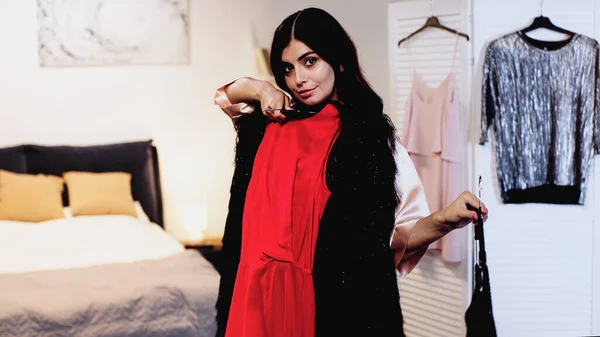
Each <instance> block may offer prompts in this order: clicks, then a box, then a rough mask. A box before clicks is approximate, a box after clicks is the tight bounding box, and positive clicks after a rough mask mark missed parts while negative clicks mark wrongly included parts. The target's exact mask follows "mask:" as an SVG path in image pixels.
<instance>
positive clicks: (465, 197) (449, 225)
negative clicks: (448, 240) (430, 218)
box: [436, 191, 488, 232]
mask: <svg viewBox="0 0 600 337" xmlns="http://www.w3.org/2000/svg"><path fill="white" fill-rule="evenodd" d="M479 203H480V201H479V198H477V197H476V196H475V195H474V194H473V193H471V192H469V191H464V192H463V193H461V194H460V195H459V196H458V198H456V200H454V201H453V202H452V203H451V204H450V205H449V206H448V207H446V208H444V209H443V210H441V211H439V212H437V214H436V215H437V217H436V218H437V221H436V223H437V225H438V229H439V230H440V231H441V232H450V231H452V230H453V229H457V228H463V227H465V226H467V225H468V224H470V223H471V222H473V221H476V220H477V219H478V216H477V211H476V210H477V209H479ZM481 213H482V214H481V215H482V217H483V221H484V222H485V221H486V220H487V217H488V209H487V208H486V207H485V205H484V204H483V202H482V203H481ZM476 224H477V223H476Z"/></svg>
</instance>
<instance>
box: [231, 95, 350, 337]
mask: <svg viewBox="0 0 600 337" xmlns="http://www.w3.org/2000/svg"><path fill="white" fill-rule="evenodd" d="M339 125H340V124H339V116H338V111H337V109H336V108H335V106H334V105H332V104H328V105H326V106H325V108H323V110H321V111H320V112H319V113H318V114H316V115H315V116H312V117H310V118H307V119H302V120H295V121H288V122H286V123H283V124H280V123H276V122H271V123H269V124H268V125H267V128H266V131H265V136H264V138H263V140H262V143H261V145H260V147H259V149H258V152H257V154H256V159H255V162H254V167H253V169H252V179H251V180H250V184H249V185H248V191H247V194H246V201H245V206H244V217H243V220H242V251H241V256H240V264H239V269H238V273H237V276H236V281H235V287H234V291H233V298H232V303H231V308H230V312H229V320H228V325H227V331H226V334H225V336H226V337H314V335H315V296H314V287H313V279H312V269H313V257H314V252H315V245H316V240H317V233H318V225H319V221H320V219H321V216H322V215H323V211H324V210H325V205H326V203H327V200H328V198H329V196H330V192H329V190H328V189H327V186H326V177H325V171H326V170H325V169H326V164H327V158H328V156H329V152H330V150H331V146H332V144H333V142H334V141H335V139H336V137H337V134H338V129H339Z"/></svg>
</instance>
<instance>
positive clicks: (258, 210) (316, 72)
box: [215, 8, 487, 337]
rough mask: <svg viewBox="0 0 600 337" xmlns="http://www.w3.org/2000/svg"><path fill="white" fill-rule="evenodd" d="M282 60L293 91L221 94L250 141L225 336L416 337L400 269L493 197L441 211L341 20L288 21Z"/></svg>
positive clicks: (276, 67) (222, 307) (247, 87)
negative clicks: (433, 208) (407, 330)
mask: <svg viewBox="0 0 600 337" xmlns="http://www.w3.org/2000/svg"><path fill="white" fill-rule="evenodd" d="M270 62H271V68H272V70H273V74H274V76H275V80H276V82H277V86H278V87H279V88H281V89H283V91H282V90H280V89H278V88H276V87H275V86H273V85H271V84H270V83H268V82H264V81H259V80H255V79H251V78H240V79H238V80H236V81H234V82H231V83H229V84H227V85H225V86H223V87H221V88H219V89H217V93H216V97H215V103H216V104H217V105H218V106H219V107H220V108H222V109H223V111H225V112H226V113H227V114H228V115H229V116H230V117H231V118H232V119H233V121H234V125H235V127H236V130H237V135H238V140H237V145H236V168H235V172H234V177H233V181H232V186H231V199H230V203H229V214H228V218H227V223H226V227H225V233H224V237H223V252H222V254H223V259H224V265H226V267H225V270H224V271H223V273H222V275H221V285H220V290H219V299H218V302H217V310H218V314H217V322H218V324H219V332H218V334H217V335H218V336H227V337H241V336H253V337H262V336H277V337H288V336H298V337H313V336H345V335H358V336H402V335H403V332H402V313H401V310H400V301H399V294H398V288H397V281H396V270H397V271H398V272H399V273H400V274H402V275H405V274H407V273H409V272H410V271H411V270H412V269H413V268H414V267H415V265H416V264H417V263H418V261H419V259H421V257H422V256H423V254H424V253H425V251H426V250H427V247H428V245H429V244H431V243H432V242H434V241H436V240H438V239H440V238H441V237H443V236H444V235H445V234H447V233H449V232H450V231H452V230H454V229H456V228H461V227H464V226H466V225H467V224H469V223H471V222H472V221H473V220H476V219H477V213H476V212H475V211H474V209H477V208H478V207H479V200H478V199H477V198H476V197H475V196H474V195H473V194H472V193H469V192H467V191H465V192H464V193H463V194H461V195H460V197H459V198H457V200H456V201H454V202H453V203H452V204H451V205H449V206H448V207H447V208H445V209H444V210H442V211H440V212H436V213H433V214H429V210H428V207H427V202H426V200H425V195H424V194H423V187H422V185H421V182H420V180H419V177H418V175H417V173H416V171H415V168H414V166H413V165H412V162H411V161H410V158H409V156H408V153H407V152H406V150H405V149H404V148H403V147H402V145H401V144H400V143H399V142H398V141H397V140H396V138H395V136H394V128H393V125H392V123H391V122H390V120H389V118H388V117H387V116H386V115H384V114H383V104H382V101H381V99H380V97H379V96H378V95H377V94H376V93H375V92H374V91H373V89H372V88H371V87H370V86H369V84H368V83H367V81H366V80H365V78H364V76H363V74H362V72H361V69H360V66H359V63H358V57H357V53H356V48H355V46H354V43H353V42H352V40H351V39H350V37H349V36H348V34H347V33H346V32H345V30H344V29H343V28H342V26H341V25H340V24H339V23H338V22H337V21H336V20H335V19H334V18H333V17H332V16H331V15H329V14H328V13H327V12H325V11H323V10H320V9H316V8H307V9H305V10H302V11H299V12H296V13H294V14H292V15H291V16H289V17H288V18H286V19H285V20H284V21H283V22H282V23H281V25H280V26H279V27H278V28H277V30H276V31H275V34H274V38H273V44H272V47H271V60H270ZM288 95H289V96H288ZM290 97H292V98H293V99H290ZM290 110H297V111H301V112H304V116H303V117H297V118H293V119H288V117H286V114H287V112H288V111H290ZM482 213H483V217H484V219H485V218H486V217H487V209H486V208H485V206H483V205H482Z"/></svg>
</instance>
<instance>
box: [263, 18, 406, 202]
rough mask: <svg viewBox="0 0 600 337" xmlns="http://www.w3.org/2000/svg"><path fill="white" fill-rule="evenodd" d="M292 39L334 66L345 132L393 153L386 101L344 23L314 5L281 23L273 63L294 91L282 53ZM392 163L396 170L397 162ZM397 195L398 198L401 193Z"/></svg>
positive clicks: (277, 76) (281, 81)
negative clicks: (371, 81) (369, 78)
mask: <svg viewBox="0 0 600 337" xmlns="http://www.w3.org/2000/svg"><path fill="white" fill-rule="evenodd" d="M292 40H297V41H300V42H303V43H304V44H306V45H307V46H308V47H309V48H310V49H312V50H313V51H314V52H316V53H317V54H318V55H319V56H320V57H322V58H323V60H325V62H327V63H328V64H329V65H330V66H331V67H332V68H333V70H334V74H335V82H334V85H335V88H336V89H337V92H338V97H339V102H338V103H339V104H340V105H341V106H342V107H343V108H342V109H340V119H341V122H342V134H346V135H347V136H348V137H351V138H353V139H354V140H355V142H354V143H361V144H365V145H366V144H372V143H370V142H369V140H371V141H373V140H375V141H378V142H380V143H385V144H386V145H387V146H388V147H389V149H390V150H391V152H390V154H391V155H392V156H393V153H394V152H395V150H396V149H395V138H394V135H395V128H394V125H393V123H392V121H391V120H390V118H389V116H387V115H386V114H384V113H383V101H382V99H381V97H380V96H379V95H377V93H376V92H375V91H374V90H373V88H372V87H371V85H370V84H369V82H368V81H367V80H366V78H365V76H364V74H363V72H362V69H361V67H360V64H359V62H358V54H357V50H356V46H355V44H354V42H353V41H352V38H351V37H350V35H349V34H348V33H347V32H346V30H345V29H344V28H343V27H342V25H341V24H340V23H339V22H338V21H337V20H336V19H335V18H334V17H333V16H332V15H331V14H329V13H328V12H326V11H324V10H322V9H319V8H314V7H310V8H306V9H303V10H300V11H297V12H296V13H294V14H292V15H290V16H288V17H287V18H286V19H285V20H283V22H282V23H281V24H280V25H279V26H278V27H277V29H276V30H275V33H274V36H273V42H272V45H271V56H270V58H271V59H270V65H271V70H272V72H273V75H274V77H275V81H276V83H277V85H278V86H279V87H280V88H281V89H282V90H285V91H286V92H288V93H289V94H290V95H293V93H292V92H291V90H290V89H289V88H288V86H287V84H286V82H285V72H284V64H283V62H282V60H281V56H282V54H283V50H284V49H285V48H286V47H287V46H288V44H289V43H290V41H292ZM365 142H366V143H365ZM367 150H368V149H367ZM392 165H393V168H391V169H392V170H393V173H394V174H395V172H396V165H395V163H392ZM390 173H391V172H390ZM396 199H397V200H396V201H398V196H396Z"/></svg>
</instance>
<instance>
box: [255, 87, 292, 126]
mask: <svg viewBox="0 0 600 337" xmlns="http://www.w3.org/2000/svg"><path fill="white" fill-rule="evenodd" d="M261 106H262V112H263V114H264V115H265V116H267V117H268V118H270V119H272V120H274V121H278V122H282V121H284V120H285V119H286V117H285V115H283V113H281V110H282V109H284V108H286V106H289V98H288V97H287V96H286V95H285V94H284V93H283V92H282V91H278V93H277V95H276V96H275V97H272V98H271V99H270V100H269V101H268V103H265V102H261Z"/></svg>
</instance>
